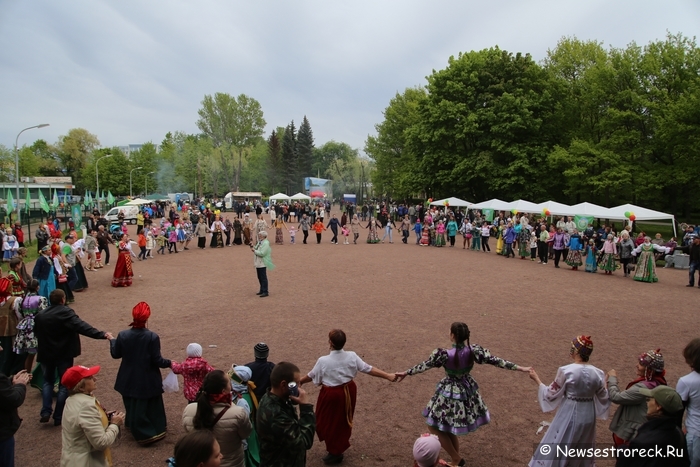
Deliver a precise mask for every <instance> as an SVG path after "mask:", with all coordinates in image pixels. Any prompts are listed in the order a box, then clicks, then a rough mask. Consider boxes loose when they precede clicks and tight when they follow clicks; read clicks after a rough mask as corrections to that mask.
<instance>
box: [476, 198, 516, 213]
mask: <svg viewBox="0 0 700 467" xmlns="http://www.w3.org/2000/svg"><path fill="white" fill-rule="evenodd" d="M509 206H510V203H506V202H505V201H501V200H500V199H497V198H494V199H490V200H488V201H482V202H481V203H476V204H472V205H471V206H469V209H493V210H494V211H508V210H510V207H509Z"/></svg>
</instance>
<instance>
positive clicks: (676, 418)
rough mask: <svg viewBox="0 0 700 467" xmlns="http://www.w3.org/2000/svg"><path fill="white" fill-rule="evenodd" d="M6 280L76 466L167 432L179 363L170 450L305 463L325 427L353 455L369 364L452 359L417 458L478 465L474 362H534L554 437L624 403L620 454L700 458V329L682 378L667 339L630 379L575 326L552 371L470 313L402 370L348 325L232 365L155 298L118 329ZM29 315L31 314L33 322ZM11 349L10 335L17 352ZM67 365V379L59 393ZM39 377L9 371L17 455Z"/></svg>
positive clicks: (626, 462)
mask: <svg viewBox="0 0 700 467" xmlns="http://www.w3.org/2000/svg"><path fill="white" fill-rule="evenodd" d="M0 291H1V292H2V294H1V295H0V303H1V305H0V309H8V308H9V309H11V310H14V311H16V312H17V313H16V314H17V316H18V317H22V316H24V317H25V318H22V319H26V316H27V315H26V314H24V313H23V311H24V310H27V309H31V310H35V313H34V315H33V327H34V332H33V335H31V336H18V337H17V339H16V340H15V344H14V347H13V348H12V350H14V351H24V352H26V353H29V354H31V353H36V354H38V357H37V360H38V362H39V364H40V367H39V368H40V370H41V371H40V372H38V373H37V372H35V375H36V377H38V378H43V382H41V388H42V399H43V404H42V408H41V412H40V414H39V415H40V419H39V421H40V422H41V423H48V422H49V421H50V419H51V418H53V420H54V425H55V426H61V427H62V428H61V429H62V433H63V435H62V440H63V444H62V454H61V465H62V466H94V465H99V466H102V465H104V466H107V465H111V462H112V460H111V459H112V453H111V451H110V446H112V445H113V444H114V442H115V441H116V440H117V439H118V437H119V435H120V433H121V430H122V427H123V426H126V427H127V428H129V430H130V433H131V435H132V436H133V437H134V439H135V440H136V441H137V442H138V443H139V444H141V445H148V444H152V443H154V442H157V441H159V440H161V439H163V438H164V437H165V436H166V431H167V421H166V413H165V407H164V404H163V398H162V394H163V392H164V390H167V391H178V390H179V384H178V381H177V376H176V375H178V374H179V375H182V377H183V381H184V384H183V396H184V398H185V399H186V401H187V404H186V406H185V408H184V411H183V415H182V425H183V427H184V429H185V431H186V432H187V433H188V434H187V435H185V436H184V437H183V438H181V439H180V440H179V441H178V443H177V444H176V446H175V450H174V456H173V457H172V458H171V459H169V460H168V463H169V465H170V466H171V467H195V466H206V467H216V466H219V465H223V466H236V467H244V466H246V467H257V466H278V465H279V466H303V465H305V463H306V451H307V450H308V449H310V448H311V446H312V445H313V442H314V437H315V436H317V437H318V439H319V441H321V442H324V443H325V448H326V451H327V454H326V455H325V456H324V457H323V458H322V460H323V462H324V463H325V464H326V465H336V464H340V463H342V461H343V459H344V453H345V451H346V450H347V449H348V448H349V447H350V437H351V434H352V430H353V428H354V420H353V416H354V412H355V407H356V403H357V392H358V391H357V385H356V384H355V382H354V379H355V378H356V376H357V374H358V373H364V374H368V375H370V376H374V377H377V378H382V379H385V380H387V381H391V382H400V381H402V380H403V379H404V378H406V377H409V376H411V377H413V376H417V375H419V374H421V373H423V372H426V371H428V370H430V369H433V368H442V369H443V370H444V372H445V374H444V377H443V378H442V379H441V380H440V381H439V382H438V384H437V388H436V390H435V393H434V395H433V396H432V398H431V399H430V401H429V402H428V403H427V405H426V406H425V408H424V409H423V412H422V415H423V417H424V418H425V422H426V424H427V426H428V430H429V433H426V434H425V435H422V436H421V437H419V438H418V439H417V440H416V441H415V443H414V447H413V454H414V460H415V464H414V465H415V466H418V467H435V466H438V465H452V466H464V465H465V459H464V458H463V457H462V455H461V453H460V441H459V439H460V437H461V436H463V435H466V434H468V433H471V432H473V431H475V430H477V429H478V428H479V427H481V426H483V425H486V424H488V423H489V422H490V421H491V416H490V413H489V410H488V408H487V406H486V404H485V402H484V400H483V399H482V397H481V395H480V393H479V388H478V385H477V383H476V381H475V380H474V378H473V376H472V370H473V369H474V365H475V364H479V365H483V364H489V365H492V366H495V367H497V368H502V369H507V370H513V371H520V372H524V373H527V374H528V375H529V377H530V378H531V379H532V380H533V381H535V383H536V384H537V386H538V389H537V394H538V401H539V404H540V407H541V409H542V411H543V412H551V411H554V410H556V411H557V412H556V415H555V416H554V419H553V421H552V422H551V425H550V426H549V429H548V430H547V432H546V433H545V434H544V436H543V438H542V440H541V442H540V447H542V446H555V445H567V446H573V447H576V446H585V447H587V448H590V447H592V446H593V447H594V446H595V440H596V423H595V420H596V419H597V418H598V419H605V418H607V417H608V414H609V410H610V406H611V404H617V405H619V407H618V409H617V411H616V412H615V414H614V416H613V417H612V420H611V423H610V431H611V432H612V433H611V437H612V441H613V444H614V446H615V449H616V457H617V465H619V466H623V467H624V466H638V465H664V466H676V465H678V466H680V465H690V464H689V463H690V462H691V461H692V462H698V461H700V457H699V456H700V452H699V451H700V444H699V442H700V338H698V339H693V340H692V341H691V342H690V343H688V345H687V346H686V347H685V349H684V350H683V357H684V359H685V361H686V363H687V364H688V365H689V367H690V369H691V371H690V373H688V374H687V375H685V376H683V377H681V378H680V379H679V381H678V384H677V386H676V388H675V389H674V388H671V387H670V386H668V384H667V382H666V372H665V369H664V357H663V355H662V353H661V350H660V349H655V350H649V351H646V352H643V353H641V355H639V356H638V357H635V358H630V360H629V364H630V366H633V367H634V370H635V372H636V375H637V377H636V378H635V379H634V380H633V381H631V382H629V383H628V384H627V385H626V386H625V387H624V388H623V387H622V386H621V385H620V384H619V382H618V379H617V373H616V371H615V370H610V371H608V372H607V374H606V373H604V372H603V371H602V370H600V369H598V368H596V367H595V366H593V365H592V364H591V363H590V359H591V356H592V352H593V348H594V346H593V341H592V339H591V337H590V336H585V335H581V336H577V337H576V338H574V339H573V340H572V342H571V345H570V347H569V348H568V349H566V350H568V354H569V357H570V359H571V363H569V364H566V365H564V366H561V367H560V368H559V369H558V370H557V373H556V376H555V378H554V381H553V382H552V383H551V384H549V385H545V384H544V383H543V382H542V381H541V379H540V377H539V375H538V374H537V372H535V370H534V369H532V368H531V367H526V366H520V365H518V364H516V363H513V362H510V361H507V360H504V359H502V358H500V357H497V356H495V355H493V354H492V353H491V352H490V351H489V350H488V349H486V348H484V347H482V346H480V345H478V344H471V341H470V339H471V331H470V329H469V327H468V326H467V324H466V323H463V322H455V323H452V325H451V326H450V334H449V335H450V342H449V343H447V344H448V345H447V346H445V347H441V348H437V349H435V350H434V351H433V352H432V353H431V354H430V356H429V357H428V358H427V359H426V360H425V361H423V362H420V363H418V364H417V365H415V366H413V367H411V368H409V369H407V370H405V371H401V372H395V373H387V372H385V371H383V370H380V369H378V368H376V367H374V366H372V365H370V364H368V363H366V362H364V361H363V360H362V359H361V358H360V357H359V356H358V355H357V354H356V353H355V352H353V351H349V350H346V349H345V347H346V342H347V336H346V334H345V333H344V332H343V331H342V330H340V329H333V330H331V331H330V332H329V334H328V346H329V354H328V355H325V356H322V357H320V358H319V359H318V360H317V362H316V364H315V365H314V367H313V368H312V369H311V370H310V371H309V372H308V373H306V374H305V375H303V376H302V373H301V371H300V369H299V368H298V367H297V366H296V365H294V364H293V363H291V362H279V363H277V364H273V363H272V362H270V361H269V360H268V356H269V352H270V349H269V347H268V346H267V345H266V344H265V343H262V342H260V343H257V344H256V345H255V346H254V347H253V354H254V360H253V361H252V362H250V363H247V364H245V365H237V364H233V365H232V366H231V368H230V369H228V370H226V371H223V370H219V369H214V368H213V367H212V366H211V365H210V364H209V363H208V362H207V360H206V359H205V358H204V355H203V349H202V346H201V345H200V344H197V343H191V344H189V345H188V346H187V356H186V359H185V360H184V361H182V362H180V363H178V362H176V361H174V360H169V359H166V358H164V357H163V356H162V355H161V350H160V340H159V337H158V335H157V334H156V333H155V332H153V331H151V330H149V329H148V327H147V324H148V321H149V319H150V317H151V308H150V306H149V305H148V304H147V303H145V302H140V303H138V304H137V305H136V306H134V308H133V310H132V322H131V324H130V327H129V329H127V330H123V331H121V332H119V333H118V335H117V336H114V335H113V334H111V333H110V332H104V331H100V330H97V329H95V328H93V327H92V326H90V325H89V324H88V323H86V322H84V321H82V320H81V319H80V318H79V317H78V316H77V315H76V314H75V312H74V311H73V310H72V309H71V308H70V307H68V306H67V305H66V296H65V293H64V292H63V291H62V290H60V289H56V290H54V291H53V292H52V293H51V294H50V298H49V301H48V303H47V301H46V299H45V298H44V297H41V296H38V295H36V294H35V293H28V294H26V295H25V296H23V297H14V296H12V294H11V285H10V283H9V280H8V279H7V278H2V279H0ZM23 324H25V322H21V323H20V325H18V328H20V329H22V326H23ZM80 335H83V336H86V337H90V338H93V339H104V340H108V341H109V350H110V355H111V357H112V358H114V359H120V360H121V363H120V367H119V371H118V373H117V378H116V382H115V385H114V389H115V390H116V391H117V392H118V393H120V394H121V396H122V400H123V405H124V411H123V412H122V411H120V410H116V411H112V410H108V409H106V408H104V407H103V406H102V405H101V404H100V403H99V401H98V400H97V399H96V398H95V391H96V389H97V387H98V384H97V382H98V377H99V371H100V367H99V366H93V367H84V366H74V365H73V360H74V358H76V357H78V356H79V355H80V338H79V336H80ZM4 344H5V342H4V341H3V345H4ZM8 350H10V349H9V348H4V347H3V353H4V352H6V351H8ZM563 350H565V349H563ZM166 368H169V369H170V370H171V373H169V374H168V375H167V376H166V378H165V379H164V380H163V379H162V376H161V372H160V369H166ZM56 378H57V379H58V381H59V382H60V384H59V385H58V394H57V396H56V403H55V407H54V406H53V397H54V383H55V382H56ZM31 379H32V377H31V376H30V374H29V372H28V371H27V369H24V370H21V371H19V372H17V373H16V374H15V375H14V377H12V378H9V377H7V376H5V375H4V374H2V375H0V413H2V416H0V423H1V425H0V433H2V434H3V438H0V460H4V463H3V465H9V466H11V465H13V462H14V439H13V435H14V433H15V432H16V431H17V429H18V428H19V426H20V422H21V420H20V419H19V416H18V413H17V407H18V406H20V405H21V404H22V402H23V400H24V397H25V395H26V386H27V384H29V382H30V380H31ZM34 383H35V384H36V381H35V382H34ZM307 383H313V384H314V385H316V386H320V387H321V391H320V393H319V395H318V399H317V403H316V408H315V410H314V407H313V405H312V403H311V402H310V400H309V396H308V394H307V393H306V391H305V390H304V389H303V385H304V384H307ZM9 401H12V403H9ZM3 412H4V413H3ZM682 428H683V430H682ZM684 433H685V434H684ZM9 439H12V442H11V443H8V442H7V440H9ZM654 446H666V447H671V448H673V449H674V450H675V451H674V452H676V453H678V455H677V457H675V458H663V459H657V461H658V462H656V463H644V464H643V463H642V461H643V460H646V461H648V460H649V459H648V458H647V459H643V456H644V454H643V452H645V451H644V450H646V449H652V448H653V447H654ZM441 450H444V451H445V452H446V453H447V455H448V456H449V458H450V459H449V462H447V461H445V460H442V459H440V453H441ZM547 452H549V451H548V450H546V449H542V448H540V449H536V450H535V454H534V455H533V457H532V458H531V460H530V463H529V465H530V466H554V465H568V464H566V462H567V459H566V458H565V457H564V458H562V456H561V455H558V456H557V457H552V455H545V453H547ZM568 460H572V459H568ZM577 461H578V464H577V465H585V466H588V465H594V463H595V459H592V458H591V459H584V460H581V459H577Z"/></svg>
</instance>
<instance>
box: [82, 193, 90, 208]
mask: <svg viewBox="0 0 700 467" xmlns="http://www.w3.org/2000/svg"><path fill="white" fill-rule="evenodd" d="M89 205H90V198H88V191H87V190H85V197H84V198H83V206H85V207H88V206H89Z"/></svg>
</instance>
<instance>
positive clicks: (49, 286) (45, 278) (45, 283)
mask: <svg viewBox="0 0 700 467" xmlns="http://www.w3.org/2000/svg"><path fill="white" fill-rule="evenodd" d="M40 253H41V254H40V255H39V257H38V258H37V260H36V263H34V270H33V271H32V277H33V278H34V279H36V280H38V281H39V295H41V296H42V297H44V298H46V299H47V300H48V299H49V295H50V294H51V292H53V291H54V289H55V288H56V276H55V275H54V268H53V260H52V259H51V247H50V246H49V245H46V246H44V247H42V249H41V251H40Z"/></svg>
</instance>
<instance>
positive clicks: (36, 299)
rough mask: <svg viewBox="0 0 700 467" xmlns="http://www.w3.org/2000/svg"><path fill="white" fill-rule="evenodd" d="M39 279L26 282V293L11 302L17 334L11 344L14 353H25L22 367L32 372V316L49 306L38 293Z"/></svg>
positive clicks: (34, 344) (34, 353)
mask: <svg viewBox="0 0 700 467" xmlns="http://www.w3.org/2000/svg"><path fill="white" fill-rule="evenodd" d="M38 290H39V281H37V280H36V279H32V280H30V281H29V283H28V284H27V293H26V295H25V296H24V297H21V298H18V299H17V300H15V302H14V303H13V307H14V311H15V315H17V319H19V322H18V323H17V336H15V341H14V344H13V346H12V350H13V351H14V353H16V354H18V355H22V354H27V358H26V359H25V361H24V369H25V370H27V373H31V372H32V368H33V367H34V357H35V356H36V352H37V348H38V347H37V346H38V343H37V339H36V334H35V333H34V317H35V316H36V315H37V313H39V312H40V311H42V310H45V309H47V308H48V307H49V301H48V299H47V298H45V297H42V296H41V295H39V294H38Z"/></svg>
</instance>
